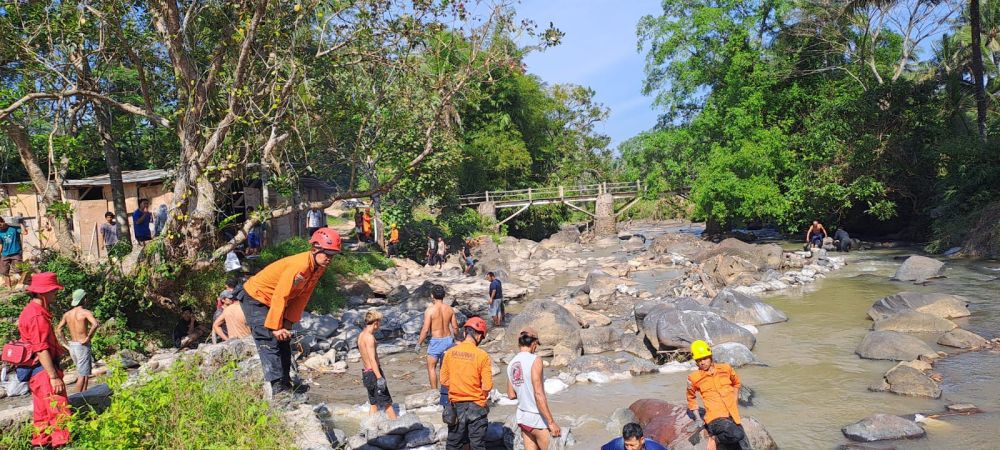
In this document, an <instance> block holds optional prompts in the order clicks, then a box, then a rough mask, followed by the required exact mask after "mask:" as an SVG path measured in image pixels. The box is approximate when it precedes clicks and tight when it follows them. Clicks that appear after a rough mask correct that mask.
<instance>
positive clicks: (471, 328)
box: [441, 317, 493, 450]
mask: <svg viewBox="0 0 1000 450" xmlns="http://www.w3.org/2000/svg"><path fill="white" fill-rule="evenodd" d="M463 328H464V329H465V340H464V341H462V343H460V344H458V345H456V346H455V347H453V348H452V349H451V350H448V351H447V352H445V354H444V361H443V362H442V363H441V384H442V385H443V386H445V387H447V388H448V401H449V402H450V403H451V404H452V405H454V407H455V414H456V416H457V420H456V422H455V423H454V424H449V425H448V445H447V446H446V447H445V448H446V449H447V450H459V449H462V448H463V447H465V446H466V445H468V446H469V448H470V449H471V450H486V428H487V426H488V425H489V418H488V417H487V416H488V415H489V412H490V410H489V408H488V407H487V406H486V398H487V397H488V396H489V392H490V391H491V390H492V389H493V372H492V370H491V366H492V364H493V363H492V362H491V361H490V355H488V354H487V353H486V352H485V351H483V349H481V348H479V344H481V343H482V342H483V339H486V321H485V320H483V319H482V318H480V317H472V318H469V320H467V321H466V322H465V325H464V326H463Z"/></svg>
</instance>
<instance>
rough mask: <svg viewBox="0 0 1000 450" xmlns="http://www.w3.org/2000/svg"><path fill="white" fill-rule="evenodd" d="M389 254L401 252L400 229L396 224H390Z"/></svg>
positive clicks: (394, 254)
mask: <svg viewBox="0 0 1000 450" xmlns="http://www.w3.org/2000/svg"><path fill="white" fill-rule="evenodd" d="M386 251H387V253H388V256H396V255H397V254H399V229H398V228H396V224H392V225H390V226H389V245H388V246H387V249H386Z"/></svg>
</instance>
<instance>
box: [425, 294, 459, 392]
mask: <svg viewBox="0 0 1000 450" xmlns="http://www.w3.org/2000/svg"><path fill="white" fill-rule="evenodd" d="M457 330H458V320H457V319H456V318H455V310H454V309H451V306H448V305H446V304H444V286H441V285H440V284H435V285H434V286H433V287H431V304H430V305H427V309H426V310H424V326H423V328H421V329H420V337H419V338H417V348H420V346H422V345H423V344H424V339H425V338H426V337H427V332H428V331H430V333H431V342H430V345H428V346H427V378H428V379H429V380H430V383H431V389H437V388H438V377H437V365H438V363H439V362H441V359H442V358H443V357H444V352H445V351H447V350H448V349H449V348H451V347H452V346H454V345H455V332H456V331H457Z"/></svg>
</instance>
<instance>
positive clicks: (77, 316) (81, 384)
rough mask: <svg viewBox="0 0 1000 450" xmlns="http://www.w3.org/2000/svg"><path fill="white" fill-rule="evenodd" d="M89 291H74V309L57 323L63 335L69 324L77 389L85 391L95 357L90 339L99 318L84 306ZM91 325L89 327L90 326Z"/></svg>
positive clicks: (60, 333) (70, 351) (58, 332)
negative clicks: (91, 349) (65, 327)
mask: <svg viewBox="0 0 1000 450" xmlns="http://www.w3.org/2000/svg"><path fill="white" fill-rule="evenodd" d="M86 297H87V292H86V291H84V290H83V289H77V290H75V291H73V303H72V304H73V309H70V310H69V311H66V313H65V314H63V316H62V319H60V320H59V325H56V336H63V327H64V326H69V337H70V340H69V355H70V356H71V357H72V358H73V364H76V375H77V378H76V390H77V391H78V392H83V391H86V390H87V385H88V384H90V372H91V368H92V366H93V362H94V360H93V357H92V356H91V352H90V339H91V338H93V337H94V333H95V332H96V331H97V319H96V318H95V317H94V313H92V312H90V311H89V310H87V308H84V307H83V304H84V299H85V298H86ZM88 325H89V328H88Z"/></svg>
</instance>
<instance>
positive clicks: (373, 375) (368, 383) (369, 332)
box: [358, 309, 396, 420]
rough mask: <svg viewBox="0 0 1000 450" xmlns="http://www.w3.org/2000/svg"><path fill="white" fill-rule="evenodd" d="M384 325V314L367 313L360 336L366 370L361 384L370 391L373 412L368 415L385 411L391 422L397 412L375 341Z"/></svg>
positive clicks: (360, 347)
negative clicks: (380, 326) (376, 332)
mask: <svg viewBox="0 0 1000 450" xmlns="http://www.w3.org/2000/svg"><path fill="white" fill-rule="evenodd" d="M381 324H382V313H380V312H378V311H376V310H374V309H373V310H370V311H368V312H367V313H365V329H364V330H362V331H361V334H360V335H358V351H360V352H361V362H362V363H363V364H364V369H363V370H362V372H361V384H363V385H364V386H365V389H366V390H368V403H369V404H370V405H371V410H370V411H369V412H368V415H374V414H376V413H378V412H379V410H385V415H386V416H387V417H389V420H393V419H395V418H396V410H395V409H393V407H392V395H390V394H389V387H388V386H386V384H385V374H384V373H382V365H381V364H380V363H379V360H378V350H377V348H376V347H377V346H378V343H377V342H376V341H375V334H374V333H375V330H378V327H379V325H381Z"/></svg>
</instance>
